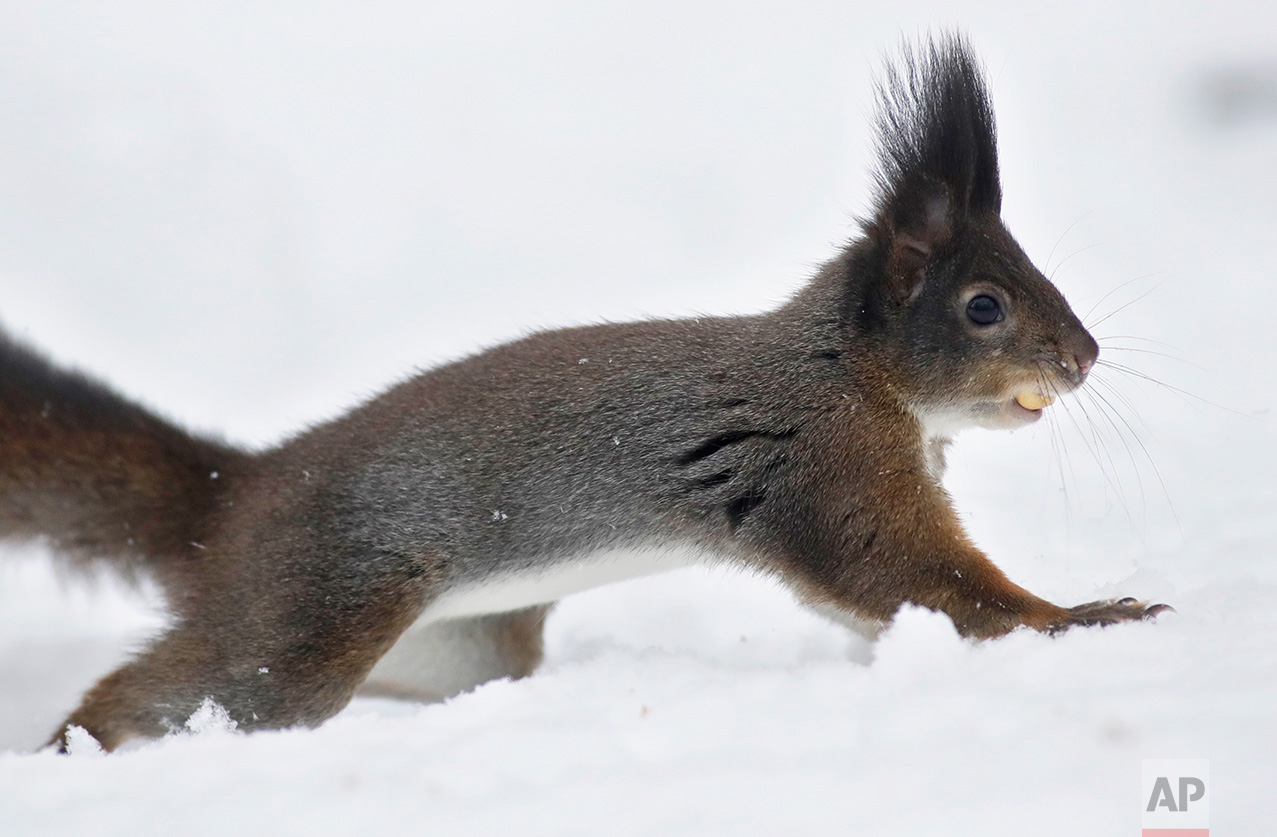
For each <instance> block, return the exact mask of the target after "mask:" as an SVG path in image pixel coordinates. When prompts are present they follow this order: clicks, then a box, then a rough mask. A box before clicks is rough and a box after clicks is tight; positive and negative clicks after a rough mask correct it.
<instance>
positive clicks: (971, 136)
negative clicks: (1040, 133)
mask: <svg viewBox="0 0 1277 837" xmlns="http://www.w3.org/2000/svg"><path fill="white" fill-rule="evenodd" d="M877 127H878V146H879V158H880V159H879V169H878V172H877V184H878V194H877V201H876V204H875V208H874V213H873V216H872V218H871V219H869V220H868V221H866V222H865V223H864V231H865V239H864V240H863V241H862V242H860V243H859V245H857V246H856V247H855V250H856V251H858V254H859V260H860V264H861V266H862V267H863V268H864V269H863V270H858V271H855V273H857V274H858V277H859V278H858V279H857V280H856V282H855V285H856V289H855V292H854V294H853V296H854V299H853V298H849V299H848V302H849V303H850V306H849V307H851V311H850V313H851V316H852V318H853V319H855V320H856V321H857V330H858V331H859V332H860V333H862V334H865V335H867V336H870V337H871V338H872V339H873V340H874V344H875V345H876V346H877V347H879V348H880V349H881V350H882V351H881V352H879V353H878V356H879V357H881V358H882V359H883V361H884V362H885V363H886V364H887V365H888V373H889V376H890V380H891V381H892V384H893V386H895V387H896V389H897V390H898V391H899V392H900V393H901V394H902V396H903V398H904V399H905V400H906V401H907V402H908V404H909V406H910V408H911V409H913V411H914V412H915V414H917V415H919V416H921V417H924V418H925V419H926V420H927V421H928V422H932V421H934V422H937V423H939V424H940V425H942V426H944V427H946V428H950V429H952V430H956V429H960V428H961V427H963V426H978V427H988V428H1008V427H1016V426H1019V425H1021V424H1025V423H1028V422H1031V421H1035V420H1036V419H1038V418H1039V417H1040V416H1041V412H1042V408H1043V407H1045V406H1047V405H1048V404H1049V403H1050V402H1051V401H1052V400H1053V399H1054V397H1055V395H1056V394H1058V393H1061V392H1067V391H1069V390H1072V389H1075V388H1076V387H1078V386H1080V385H1081V384H1082V383H1083V381H1084V380H1085V379H1086V375H1087V373H1088V372H1089V371H1090V369H1091V367H1092V366H1094V364H1095V361H1096V358H1097V357H1098V354H1099V349H1098V346H1097V345H1096V343H1095V340H1094V339H1092V337H1091V335H1090V334H1089V333H1087V331H1086V329H1085V328H1084V327H1083V326H1082V323H1081V322H1080V321H1079V320H1078V318H1077V316H1076V315H1075V314H1074V313H1073V311H1072V309H1070V308H1069V305H1068V303H1067V302H1065V300H1064V297H1063V296H1062V295H1061V294H1060V292H1059V291H1058V290H1057V289H1056V288H1055V286H1054V285H1052V284H1051V282H1050V281H1049V280H1048V279H1047V278H1046V277H1045V276H1043V275H1042V273H1041V271H1039V270H1038V269H1037V268H1036V267H1034V265H1033V263H1032V262H1031V261H1030V260H1029V258H1028V257H1027V256H1026V255H1025V253H1024V251H1023V250H1022V249H1021V248H1020V246H1019V244H1017V243H1016V241H1015V239H1014V238H1013V237H1012V236H1011V234H1010V233H1009V232H1008V231H1007V229H1006V227H1005V226H1004V225H1003V223H1002V220H1001V217H1000V212H1001V207H1002V187H1001V183H1000V181H999V177H998V152H997V138H996V134H995V128H994V118H993V107H992V104H991V103H990V101H989V95H988V91H987V89H986V87H985V83H984V79H983V77H982V74H981V71H980V67H979V65H978V64H977V62H976V59H975V58H974V57H973V55H972V52H971V49H970V47H969V46H968V45H967V43H966V42H965V40H964V39H963V38H962V37H961V36H958V35H946V36H943V37H941V38H939V39H938V40H934V41H932V42H930V43H929V44H927V45H924V46H921V47H919V48H916V49H913V48H909V47H906V48H905V49H904V52H903V56H902V59H901V60H900V61H899V62H898V63H896V64H895V65H891V66H889V67H888V69H887V72H886V74H885V76H884V77H883V79H882V80H881V82H880V84H879V111H878V119H877Z"/></svg>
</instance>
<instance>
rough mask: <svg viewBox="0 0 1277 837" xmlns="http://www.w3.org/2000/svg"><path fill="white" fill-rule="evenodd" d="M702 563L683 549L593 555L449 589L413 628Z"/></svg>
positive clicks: (697, 555)
mask: <svg viewBox="0 0 1277 837" xmlns="http://www.w3.org/2000/svg"><path fill="white" fill-rule="evenodd" d="M706 559H707V556H706V555H705V554H704V553H702V552H699V551H697V550H694V549H689V548H686V547H681V548H680V547H673V548H670V547H659V548H657V547H653V548H635V549H623V550H609V551H607V552H597V553H593V554H590V555H585V556H582V557H580V558H575V559H569V560H566V561H558V562H555V563H554V564H553V565H551V566H549V567H546V568H545V569H543V570H539V571H530V572H523V573H515V574H508V575H500V576H496V577H494V578H491V579H487V580H484V581H483V582H480V583H477V584H470V585H466V586H464V587H459V588H456V589H453V590H448V591H447V592H445V593H443V594H442V595H441V596H439V598H437V599H435V600H434V601H433V602H431V603H430V605H429V606H428V607H427V608H426V610H425V612H424V613H422V614H421V617H420V618H419V619H418V620H417V624H422V623H425V622H433V621H436V620H439V619H455V618H457V617H459V616H479V615H481V614H484V613H504V612H505V611H508V610H518V609H519V608H524V607H531V606H532V605H538V604H549V603H550V602H556V601H558V600H559V599H561V598H563V597H564V596H567V595H570V594H572V593H579V592H581V591H582V590H589V589H591V588H593V587H601V586H603V585H604V584H611V583H613V582H616V581H627V580H629V579H631V578H639V577H641V576H645V575H655V574H656V573H663V572H668V571H670V570H677V569H681V568H683V567H690V566H692V565H694V564H700V563H704V562H705V561H706Z"/></svg>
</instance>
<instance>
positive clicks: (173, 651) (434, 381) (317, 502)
mask: <svg viewBox="0 0 1277 837" xmlns="http://www.w3.org/2000/svg"><path fill="white" fill-rule="evenodd" d="M879 92H880V110H879V118H878V123H877V128H878V132H879V137H878V141H879V149H880V157H881V159H880V168H879V171H878V173H877V184H878V191H877V195H876V201H875V203H874V210H873V213H872V217H871V218H869V219H868V220H866V221H865V222H863V224H862V230H861V234H860V236H859V237H858V238H856V239H855V240H854V241H852V242H851V243H850V244H849V245H848V246H847V247H846V248H845V249H844V250H843V251H842V252H841V253H840V254H839V255H838V256H837V257H835V258H834V259H833V260H832V261H830V262H829V263H828V264H826V265H824V266H823V267H822V268H821V269H820V270H819V272H818V273H817V274H816V275H815V276H814V277H812V279H811V280H810V281H809V282H808V283H807V284H806V286H805V287H803V288H802V290H800V291H799V292H798V293H797V294H796V295H795V296H794V297H793V298H792V299H790V300H789V301H788V302H787V303H786V304H785V305H783V306H782V307H780V308H778V309H777V310H774V311H771V312H769V313H765V314H760V315H757V316H743V317H722V318H699V319H685V320H659V321H645V322H635V323H626V324H608V325H597V326H589V327H583V328H569V329H563V330H558V331H549V332H545V333H541V334H536V335H533V336H531V337H527V338H525V339H522V340H518V341H515V342H512V343H508V344H505V345H502V346H498V347H496V348H494V349H490V350H488V351H484V352H481V353H479V354H476V355H473V356H471V357H468V358H466V359H464V360H460V361H457V362H455V363H451V364H448V365H446V366H442V367H440V368H437V369H434V370H432V371H429V372H425V373H423V374H421V375H418V376H417V377H415V378H412V379H410V380H407V381H405V382H403V383H401V384H399V385H397V386H395V387H393V388H391V389H390V390H389V391H387V392H385V393H384V394H382V395H380V396H378V397H376V398H374V399H372V400H370V401H368V402H367V403H365V404H363V405H362V406H359V407H357V408H356V409H354V410H353V411H351V412H350V413H349V414H347V415H345V416H344V417H342V418H339V419H337V420H335V421H331V422H329V423H327V424H323V425H321V426H318V427H315V428H313V429H310V430H307V431H305V432H303V433H301V434H299V435H297V436H296V437H294V438H291V439H289V440H288V441H286V442H284V443H283V444H281V445H279V446H278V447H276V448H274V449H271V450H267V451H265V452H262V453H249V452H246V451H243V450H238V449H236V448H234V447H231V446H228V445H225V444H221V443H218V442H215V441H209V440H206V439H201V438H196V437H194V436H192V435H191V434H189V433H187V432H185V431H183V430H181V429H179V428H177V427H175V426H173V425H172V424H170V423H167V422H165V421H164V420H162V419H160V418H158V417H156V416H155V415H153V414H152V413H150V412H148V411H147V410H145V409H143V408H141V407H139V406H136V405H134V404H132V403H130V402H129V401H127V400H125V399H124V398H122V397H120V396H118V395H116V394H115V393H114V392H112V391H111V390H109V389H108V388H107V387H105V386H103V385H102V384H99V383H97V382H95V381H92V380H89V379H87V378H86V377H84V376H82V375H80V374H77V373H75V372H69V371H64V370H61V369H57V368H55V367H53V366H52V365H51V364H49V363H48V362H47V361H45V360H44V359H43V358H41V357H40V356H39V355H38V354H36V353H34V352H32V351H31V350H29V349H27V348H24V347H22V346H19V345H17V344H15V343H14V342H12V341H11V340H9V339H7V338H4V337H3V336H0V534H2V535H3V536H4V537H7V538H42V539H45V540H46V541H47V542H48V543H49V544H50V545H51V546H52V547H53V548H54V550H55V551H56V552H58V553H59V554H61V555H62V556H65V558H67V559H68V560H70V561H71V562H73V563H75V564H77V565H79V566H87V565H88V564H90V563H92V562H96V561H105V562H109V563H110V564H112V565H114V566H115V567H116V568H118V569H120V570H121V571H123V572H125V573H145V574H148V575H150V576H152V577H153V578H155V579H156V580H157V581H158V582H159V584H160V585H161V587H162V588H163V589H164V590H165V591H166V594H167V599H168V602H169V605H170V608H171V611H172V624H171V626H170V627H169V628H168V629H166V630H165V631H164V632H163V633H162V634H161V635H160V636H158V637H157V638H155V639H154V640H153V641H152V642H151V643H150V644H149V646H147V647H146V648H145V649H144V650H143V651H141V653H139V654H138V655H137V656H136V657H135V658H133V659H132V660H130V661H129V662H127V663H126V664H124V665H123V666H121V667H120V668H119V669H117V670H116V671H114V672H113V673H111V674H109V675H108V676H106V677H105V678H103V679H102V680H101V681H100V682H99V683H98V684H97V685H95V686H94V687H93V688H92V689H90V690H89V692H88V694H87V695H86V696H85V698H84V700H83V702H82V703H81V705H80V707H79V708H78V709H76V710H75V711H74V712H73V713H72V714H71V715H70V717H69V718H67V719H66V723H65V724H64V725H63V726H62V728H61V730H60V731H59V732H58V733H57V735H55V736H54V738H53V741H52V742H51V743H53V744H55V745H58V746H61V747H65V736H66V735H67V727H68V725H76V726H79V727H82V728H84V729H85V730H87V731H88V732H89V733H90V734H91V735H92V736H93V737H94V738H96V739H97V740H98V741H99V742H101V744H102V745H103V746H104V747H105V748H107V749H112V748H115V747H117V746H119V745H120V744H121V743H122V742H124V741H126V740H127V739H130V738H132V737H135V736H159V735H163V734H164V733H165V732H166V731H167V730H168V729H170V728H171V727H172V726H174V725H180V723H181V722H182V721H183V720H184V719H185V718H186V717H187V716H189V715H190V714H191V713H192V712H193V711H195V710H196V709H197V708H198V707H199V706H200V705H201V703H202V702H203V701H204V700H205V699H206V698H212V699H213V700H215V701H216V702H217V703H219V704H220V705H221V706H222V707H224V708H225V709H226V710H227V712H228V713H229V715H230V717H231V718H232V719H233V720H234V721H235V722H236V723H237V724H238V726H239V728H241V729H244V730H257V729H277V728H281V727H287V726H291V725H299V724H300V725H311V726H313V725H317V724H320V723H322V722H323V721H324V720H326V719H327V718H329V717H331V716H332V715H333V714H334V713H336V712H337V711H339V710H340V709H341V708H342V707H344V706H345V705H346V704H347V702H348V701H349V700H350V699H351V697H352V695H354V694H355V692H356V690H357V689H359V688H360V686H361V684H363V683H365V681H370V683H371V684H372V685H373V687H374V688H379V689H380V690H382V691H396V690H398V691H404V692H406V693H411V694H416V695H431V694H433V695H441V694H449V693H453V692H456V691H459V690H461V689H465V688H469V687H471V686H473V685H475V684H477V683H479V682H482V681H483V680H485V679H488V678H492V677H500V676H512V677H521V676H524V675H527V674H528V673H530V672H531V671H532V670H533V668H534V667H535V666H536V665H537V663H538V662H539V660H540V657H541V628H542V622H543V620H544V617H545V614H546V612H547V611H548V610H549V608H550V607H551V605H552V603H553V602H554V601H555V600H556V599H558V598H560V597H561V596H563V595H565V594H567V593H570V592H573V591H575V590H580V589H583V588H585V587H589V586H594V585H597V584H601V583H605V582H607V581H612V580H616V579H620V578H627V577H632V576H636V575H641V574H645V573H652V572H657V571H661V570H664V569H668V568H670V567H671V566H675V565H678V564H680V563H688V562H692V561H699V560H726V561H731V562H734V563H735V564H737V565H742V566H744V567H748V568H752V569H754V570H758V571H761V572H764V573H767V574H769V575H772V576H774V577H776V578H778V579H780V580H781V581H783V582H784V583H785V584H786V585H788V586H789V587H790V588H791V589H792V590H794V591H795V592H796V593H797V595H798V596H799V597H800V598H801V599H802V600H803V601H804V602H806V603H807V604H809V605H811V606H813V607H816V608H817V609H819V610H821V611H822V612H825V613H827V614H830V615H832V616H834V617H836V618H839V619H841V620H843V621H846V622H849V623H855V624H860V625H862V626H865V625H867V626H869V628H870V629H872V628H873V627H875V626H877V627H881V626H882V625H885V624H886V623H887V622H888V621H889V620H890V619H891V618H892V616H893V614H895V612H896V611H897V609H898V608H899V607H900V606H901V605H902V604H905V603H912V604H915V605H921V606H923V607H927V608H931V609H933V610H939V611H943V612H944V613H946V614H948V615H949V617H950V618H952V620H953V623H954V625H955V626H956V627H957V629H958V631H960V632H961V633H962V634H963V635H964V636H968V637H975V638H985V637H996V636H1000V635H1002V634H1005V633H1007V632H1008V631H1012V630H1014V629H1016V628H1019V627H1021V626H1027V627H1029V628H1032V629H1034V630H1038V631H1045V632H1056V631H1060V630H1063V629H1066V628H1069V627H1072V626H1074V625H1104V624H1109V623H1114V622H1120V621H1127V620H1138V619H1144V618H1148V617H1151V616H1154V615H1156V614H1157V613H1159V612H1162V611H1163V610H1166V609H1167V607H1166V606H1165V605H1152V606H1148V605H1146V604H1144V603H1140V602H1137V601H1135V600H1134V599H1122V600H1120V601H1099V602H1092V603H1090V604H1084V605H1079V606H1077V607H1072V608H1066V607H1060V606H1058V605H1054V604H1051V603H1050V602H1047V601H1045V600H1043V599H1040V598H1038V597H1037V596H1034V595H1033V594H1031V593H1029V592H1028V591H1027V590H1025V589H1023V588H1021V587H1019V586H1017V585H1015V584H1014V583H1012V582H1011V581H1009V580H1008V579H1007V578H1006V576H1004V575H1003V574H1002V572H1001V571H999V570H998V568H997V567H995V566H994V565H993V564H992V563H991V562H990V561H989V559H988V558H986V557H985V555H984V554H983V553H982V552H981V551H980V550H979V549H977V548H976V547H975V545H974V544H972V542H971V541H970V540H969V539H968V538H967V536H966V534H965V533H964V532H963V529H962V526H961V524H960V523H959V520H958V517H957V515H956V514H955V512H954V510H953V507H952V503H951V501H950V498H949V496H948V495H947V494H946V492H945V490H944V488H943V487H942V486H941V483H940V477H941V474H942V472H943V469H944V451H945V447H946V445H947V444H948V443H949V440H950V438H951V437H952V435H953V433H954V432H956V431H957V430H959V429H961V428H963V427H969V426H979V427H988V428H1014V427H1018V426H1021V425H1026V424H1029V423H1031V422H1034V421H1036V420H1038V419H1039V418H1040V416H1041V414H1042V410H1043V409H1044V408H1045V407H1047V406H1049V404H1050V403H1051V401H1052V400H1053V399H1054V397H1055V396H1056V395H1057V394H1059V393H1064V392H1068V391H1070V390H1072V389H1075V388H1076V387H1079V386H1081V385H1082V384H1083V382H1084V381H1085V380H1086V377H1087V373H1088V371H1089V370H1090V369H1091V368H1092V367H1093V366H1094V364H1095V362H1096V359H1097V356H1098V347H1097V345H1096V343H1095V341H1094V340H1093V339H1092V338H1091V336H1090V335H1089V334H1088V333H1087V332H1086V330H1085V329H1084V328H1083V326H1082V324H1081V323H1080V322H1079V321H1078V318H1077V317H1076V316H1075V315H1074V314H1073V312H1072V311H1071V310H1070V308H1069V306H1068V304H1067V303H1066V302H1065V301H1064V298H1063V297H1062V296H1061V295H1060V293H1059V291H1057V290H1056V288H1055V287H1054V286H1053V285H1052V284H1051V283H1050V282H1049V281H1048V280H1047V279H1046V278H1045V277H1044V276H1043V275H1042V274H1041V273H1040V272H1039V271H1038V270H1037V268H1035V267H1034V266H1033V264H1032V263H1031V262H1030V261H1029V259H1028V257H1027V256H1026V255H1025V254H1024V252H1023V251H1022V250H1021V249H1020V247H1019V245H1018V244H1017V243H1016V241H1015V239H1014V238H1012V237H1011V234H1010V233H1009V232H1007V229H1006V227H1004V226H1003V224H1002V221H1001V219H1000V217H999V212H1000V207H1001V200H1002V191H1001V185H1000V181H999V176H998V158H997V146H996V139H995V131H994V118H993V111H992V106H991V104H990V101H989V97H988V93H987V90H986V88H985V84H984V81H983V78H982V75H981V71H980V68H979V66H978V64H977V62H976V60H975V58H974V57H973V55H972V52H971V50H970V48H969V46H968V45H967V43H966V41H965V40H964V39H963V38H962V37H961V36H957V35H945V36H941V37H939V38H937V39H935V40H933V41H931V42H929V43H926V44H923V45H921V46H919V47H916V48H909V47H906V48H905V49H904V51H903V55H902V57H901V58H900V60H899V61H898V62H897V63H896V65H895V66H894V67H889V68H888V70H887V72H886V75H885V76H884V78H883V80H882V83H881V84H880V86H879ZM414 623H417V624H418V626H419V627H417V628H414V629H413V631H412V632H411V633H410V635H411V637H413V639H412V640H411V641H409V640H405V642H404V643H403V644H401V645H400V647H399V648H397V649H396V651H395V653H394V654H392V655H390V659H394V658H396V657H398V658H400V660H399V662H400V663H401V664H402V665H401V669H403V670H410V669H414V666H415V671H411V672H410V673H409V674H408V675H406V676H405V675H404V674H402V672H399V673H396V672H394V671H390V670H389V669H385V671H386V672H388V673H386V674H385V675H384V676H383V674H382V672H381V670H379V671H378V672H374V667H376V666H378V661H379V660H381V659H382V657H383V655H386V654H387V652H388V651H390V649H391V647H392V646H394V645H395V644H396V642H397V641H398V640H399V639H400V637H401V635H403V634H404V633H405V631H408V629H409V628H410V627H411V626H413V625H414ZM414 654H421V655H423V656H422V658H421V659H422V660H426V661H427V662H421V663H420V664H417V663H414V661H413V655H414ZM383 665H387V666H388V665H389V663H387V664H383ZM370 674H372V675H373V676H372V678H371V680H370ZM405 677H406V679H405Z"/></svg>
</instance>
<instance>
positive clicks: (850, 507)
mask: <svg viewBox="0 0 1277 837" xmlns="http://www.w3.org/2000/svg"><path fill="white" fill-rule="evenodd" d="M875 476H877V477H879V479H878V480H876V481H873V482H872V483H870V484H871V485H873V489H874V490H873V491H872V492H870V493H869V494H868V495H866V492H865V491H864V488H863V485H864V483H862V486H861V488H860V490H859V491H851V490H849V491H846V492H842V493H841V496H840V497H839V498H838V499H837V500H836V501H834V502H830V503H828V505H827V506H826V507H825V508H809V509H808V513H809V514H811V515H812V518H814V519H810V520H809V521H808V522H809V525H807V526H804V527H800V528H798V529H797V530H796V531H801V532H803V533H804V534H803V535H802V536H801V540H800V541H799V542H798V543H795V544H793V546H794V547H795V548H794V549H792V550H789V551H790V554H791V556H792V557H791V559H790V562H789V563H788V566H787V567H786V571H785V573H784V575H785V576H786V577H787V578H788V580H789V581H790V583H791V585H792V586H793V587H795V589H796V590H797V591H798V593H799V595H800V596H801V597H802V598H803V599H804V600H805V601H806V602H807V603H808V604H811V605H814V606H817V607H818V608H820V609H824V610H827V609H829V608H833V609H835V610H837V611H840V612H843V613H846V614H848V615H851V616H853V617H856V618H859V619H870V620H875V621H879V622H883V623H885V622H888V621H890V619H891V618H892V617H893V616H894V615H895V613H896V611H897V610H899V608H900V606H901V605H904V604H915V605H920V606H922V607H926V608H930V609H931V610H937V611H941V612H943V613H945V614H947V615H948V616H949V618H951V619H952V620H953V624H954V626H955V627H956V628H957V630H958V632H959V633H960V634H962V635H963V636H966V637H972V638H976V639H988V638H992V637H997V636H1002V635H1004V634H1007V633H1009V632H1010V631H1013V630H1015V629H1016V628H1019V627H1022V626H1024V627H1029V628H1032V629H1034V630H1036V631H1042V632H1046V633H1058V632H1060V631H1063V630H1066V629H1068V628H1071V627H1074V626H1079V625H1108V624H1114V623H1117V622H1127V621H1136V620H1140V619H1148V618H1151V617H1154V616H1156V615H1157V614H1159V613H1162V612H1164V611H1166V610H1172V608H1170V607H1169V606H1168V605H1164V604H1155V605H1151V606H1150V605H1148V604H1146V603H1143V602H1139V601H1137V600H1135V599H1130V598H1126V599H1119V600H1106V601H1097V602H1090V603H1087V604H1083V605H1078V606H1076V607H1072V608H1066V607H1061V606H1059V605H1056V604H1052V603H1051V602H1049V601H1047V600H1045V599H1042V598H1040V597H1038V596H1035V595H1033V594H1032V593H1030V592H1029V591H1028V590H1026V589H1024V588H1023V587H1021V586H1019V585H1018V584H1015V583H1014V582H1012V581H1011V580H1010V579H1009V578H1007V577H1006V575H1005V574H1004V573H1003V572H1002V571H1001V570H1000V569H998V567H997V566H995V565H994V564H993V562H992V561H990V560H989V559H988V557H986V556H985V555H984V553H983V552H981V551H980V550H979V549H978V548H977V547H976V546H975V545H974V544H973V543H972V542H971V540H970V539H969V538H968V537H967V535H966V533H965V532H964V531H963V529H962V525H961V523H960V522H959V520H958V517H957V515H956V513H955V512H954V511H953V508H952V506H951V505H950V503H949V498H948V495H947V494H946V493H945V492H944V491H943V489H941V488H940V487H939V486H937V485H935V483H934V482H932V481H930V480H929V479H927V478H926V476H925V475H924V474H923V472H922V471H921V470H916V471H915V470H913V469H906V470H902V471H898V472H896V473H894V474H891V473H879V474H875ZM826 496H831V495H828V494H827V495H826Z"/></svg>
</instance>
